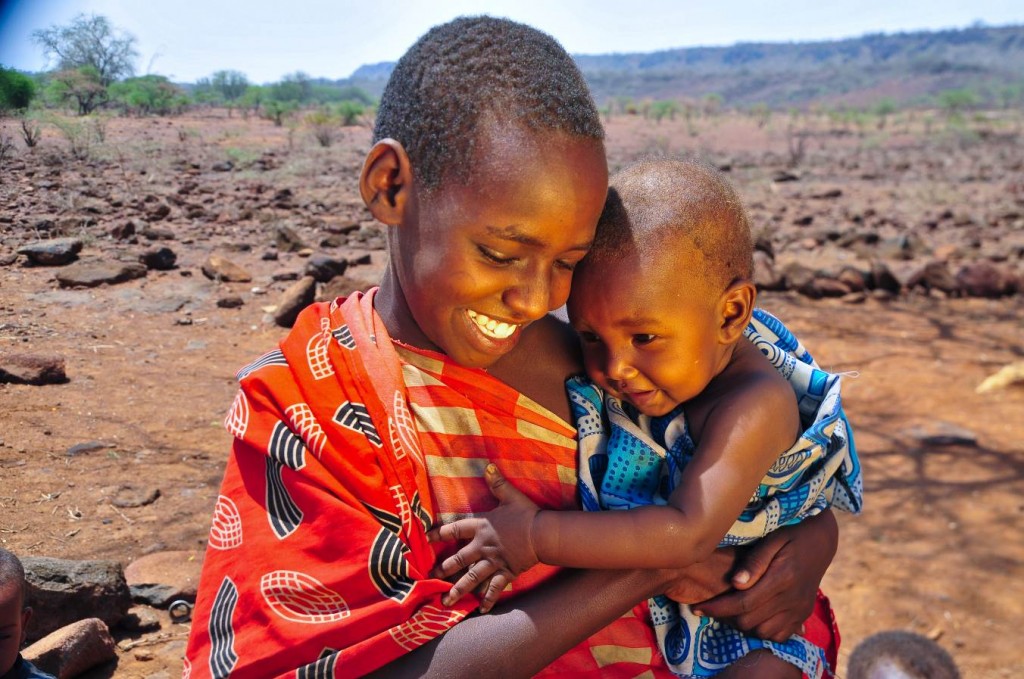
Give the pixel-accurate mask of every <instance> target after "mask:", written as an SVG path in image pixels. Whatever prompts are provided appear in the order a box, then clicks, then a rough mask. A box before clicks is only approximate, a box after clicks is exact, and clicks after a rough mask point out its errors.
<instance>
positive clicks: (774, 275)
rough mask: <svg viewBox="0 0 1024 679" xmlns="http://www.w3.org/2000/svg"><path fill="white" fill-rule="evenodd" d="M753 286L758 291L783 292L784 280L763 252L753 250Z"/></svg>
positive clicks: (770, 259) (767, 255) (773, 263)
mask: <svg viewBox="0 0 1024 679" xmlns="http://www.w3.org/2000/svg"><path fill="white" fill-rule="evenodd" d="M754 285H756V286H757V288H758V289H759V290H784V289H785V288H786V279H785V278H784V277H783V276H782V274H781V273H778V272H777V271H776V270H775V262H774V261H772V258H771V256H770V255H769V254H768V253H766V252H764V251H763V250H754Z"/></svg>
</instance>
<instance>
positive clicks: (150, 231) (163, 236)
mask: <svg viewBox="0 0 1024 679" xmlns="http://www.w3.org/2000/svg"><path fill="white" fill-rule="evenodd" d="M142 237H143V238H145V239H146V240H174V232H173V231H171V230H170V229H161V228H159V227H155V226H147V227H146V228H144V229H143V230H142Z"/></svg>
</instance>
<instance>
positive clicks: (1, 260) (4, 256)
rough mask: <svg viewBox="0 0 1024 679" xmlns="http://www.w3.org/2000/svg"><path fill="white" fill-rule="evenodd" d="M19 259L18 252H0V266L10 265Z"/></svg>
mask: <svg viewBox="0 0 1024 679" xmlns="http://www.w3.org/2000/svg"><path fill="white" fill-rule="evenodd" d="M17 261H18V253H17V252H4V253H0V266H10V265H11V264H14V263H15V262H17Z"/></svg>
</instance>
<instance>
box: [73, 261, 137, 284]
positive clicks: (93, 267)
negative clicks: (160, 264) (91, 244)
mask: <svg viewBox="0 0 1024 679" xmlns="http://www.w3.org/2000/svg"><path fill="white" fill-rule="evenodd" d="M146 271H148V269H146V267H145V265H143V264H141V263H139V262H104V261H100V260H89V261H82V262H76V263H74V264H72V265H70V266H68V267H67V268H65V269H62V270H60V271H58V272H57V282H58V283H59V284H60V286H61V287H62V288H95V287H96V286H99V285H103V284H104V283H106V284H108V285H114V284H116V283H124V282H125V281H130V280H134V279H136V278H145V277H146Z"/></svg>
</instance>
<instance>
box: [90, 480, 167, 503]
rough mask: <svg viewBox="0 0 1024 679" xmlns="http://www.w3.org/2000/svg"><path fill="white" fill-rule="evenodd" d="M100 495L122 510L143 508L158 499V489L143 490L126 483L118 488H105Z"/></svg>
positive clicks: (143, 488)
mask: <svg viewBox="0 0 1024 679" xmlns="http://www.w3.org/2000/svg"><path fill="white" fill-rule="evenodd" d="M100 493H101V494H103V495H104V496H106V497H107V499H108V500H109V502H110V504H112V505H114V506H115V507H120V508H122V509H132V508H135V507H145V506H146V505H151V504H153V503H154V502H156V501H157V499H158V498H159V497H160V489H159V488H145V487H139V486H133V485H131V484H127V483H125V484H121V485H119V486H107V487H106V488H103V489H101V490H100Z"/></svg>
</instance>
